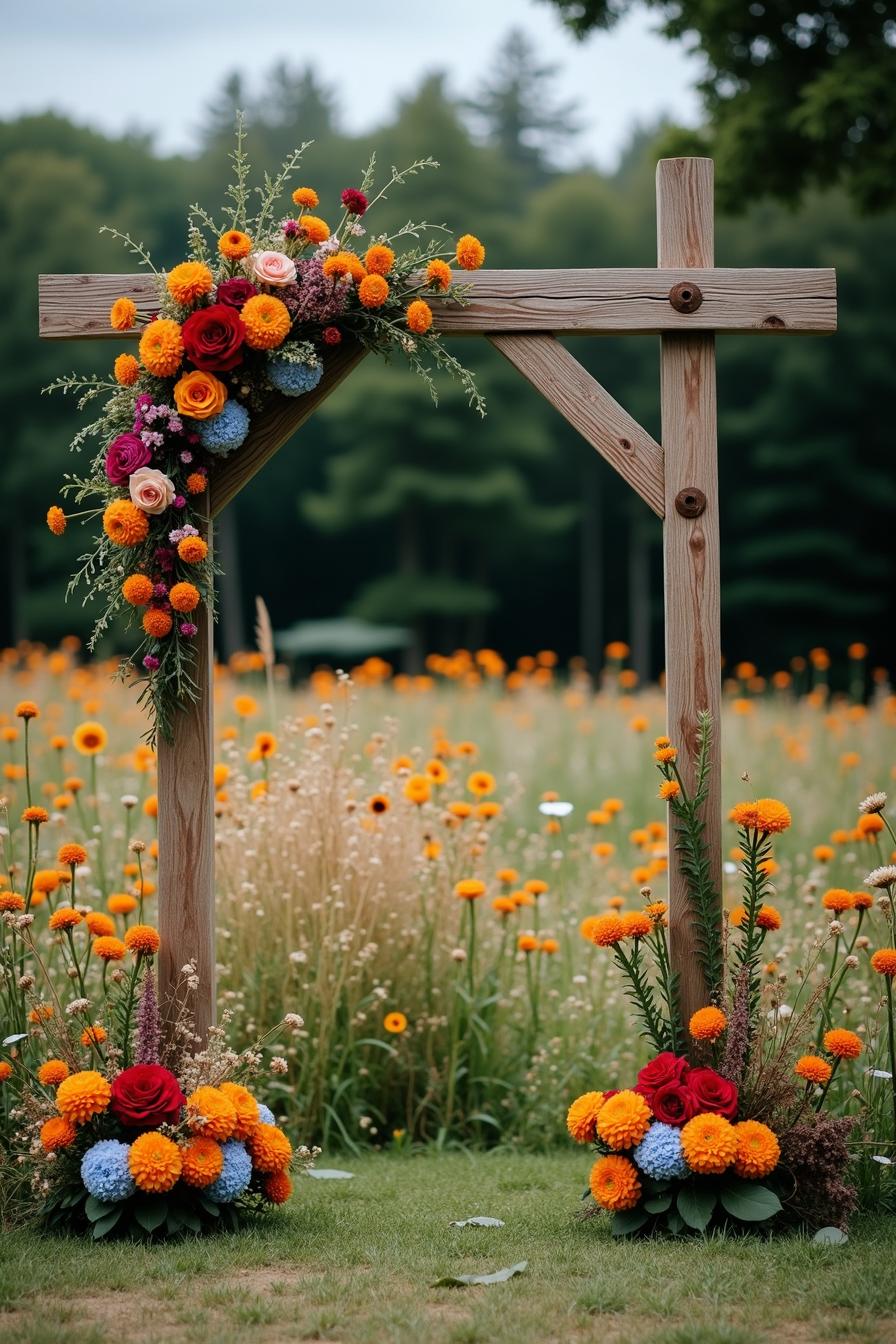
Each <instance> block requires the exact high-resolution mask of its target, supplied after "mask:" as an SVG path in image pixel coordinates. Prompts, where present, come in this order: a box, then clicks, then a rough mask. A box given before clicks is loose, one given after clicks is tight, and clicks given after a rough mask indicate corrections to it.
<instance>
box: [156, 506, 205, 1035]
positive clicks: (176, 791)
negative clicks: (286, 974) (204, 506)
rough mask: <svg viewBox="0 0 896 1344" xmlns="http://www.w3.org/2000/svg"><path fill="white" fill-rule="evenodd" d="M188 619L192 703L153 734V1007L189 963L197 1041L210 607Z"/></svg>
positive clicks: (168, 998) (201, 994)
mask: <svg viewBox="0 0 896 1344" xmlns="http://www.w3.org/2000/svg"><path fill="white" fill-rule="evenodd" d="M207 500H208V496H206V501H207ZM209 540H211V538H209ZM195 619H196V624H197V625H198V626H199V632H198V634H197V635H196V642H195V649H196V662H195V665H194V667H193V676H194V678H195V680H196V685H197V687H198V690H199V695H198V699H197V700H196V701H195V702H194V703H193V704H184V705H183V706H182V707H181V709H180V711H179V712H178V714H177V716H176V718H175V724H174V738H173V741H171V742H166V741H165V740H164V739H163V738H162V737H161V735H160V737H159V742H158V771H159V780H158V798H159V892H158V916H159V933H160V934H161V938H162V945H161V947H160V949H159V965H158V976H159V1000H160V1002H161V1004H162V1010H163V1013H164V1015H165V1016H166V1018H170V1017H171V1015H172V1014H173V1013H176V998H175V990H176V988H177V985H178V983H179V981H181V979H182V978H183V977H182V975H181V971H182V968H183V967H184V966H185V965H186V963H187V962H189V961H191V960H192V961H195V963H196V974H197V975H198V977H199V988H198V989H197V990H196V992H195V994H193V995H191V996H190V999H189V1004H190V1007H191V1008H192V1010H193V1013H194V1016H195V1022H196V1032H197V1035H198V1036H199V1037H200V1038H201V1039H202V1040H203V1041H204V1040H205V1038H206V1033H207V1032H208V1029H209V1027H210V1026H211V1025H212V1023H213V1022H214V1020H215V818H214V786H213V780H212V774H213V770H214V739H213V733H212V690H213V684H214V682H213V673H214V656H213V652H212V650H213V640H212V625H213V623H212V618H211V613H210V611H209V608H208V607H207V606H202V607H201V608H200V609H199V610H198V612H197V613H196V618H195Z"/></svg>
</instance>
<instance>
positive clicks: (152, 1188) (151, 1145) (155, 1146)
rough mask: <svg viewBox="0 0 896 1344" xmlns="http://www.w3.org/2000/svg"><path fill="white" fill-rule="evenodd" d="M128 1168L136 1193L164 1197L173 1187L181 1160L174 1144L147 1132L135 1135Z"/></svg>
mask: <svg viewBox="0 0 896 1344" xmlns="http://www.w3.org/2000/svg"><path fill="white" fill-rule="evenodd" d="M128 1166H129V1167H130V1169H131V1175H132V1176H133V1178H134V1184H135V1185H136V1186H137V1189H138V1190H146V1191H148V1192H149V1193H152V1194H164V1193H165V1192H166V1190H171V1189H172V1187H173V1186H175V1185H176V1184H177V1181H178V1179H179V1177H180V1174H181V1171H182V1170H183V1159H182V1158H181V1152H180V1149H179V1148H178V1146H177V1144H176V1143H175V1142H174V1141H173V1140H172V1139H167V1138H166V1137H165V1135H164V1134H159V1132H158V1131H157V1130H154V1129H151V1130H149V1132H148V1133H146V1134H138V1135H137V1137H136V1139H135V1140H134V1142H133V1143H132V1144H131V1151H130V1152H129V1153H128Z"/></svg>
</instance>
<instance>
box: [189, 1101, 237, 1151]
mask: <svg viewBox="0 0 896 1344" xmlns="http://www.w3.org/2000/svg"><path fill="white" fill-rule="evenodd" d="M187 1120H188V1123H189V1126H190V1129H191V1130H192V1131H193V1132H194V1133H196V1134H201V1135H202V1136H203V1138H207V1139H217V1140H218V1142H219V1143H223V1142H224V1140H225V1139H229V1138H231V1137H232V1136H233V1131H234V1130H235V1129H236V1125H237V1114H236V1107H235V1106H234V1104H233V1102H232V1101H231V1100H230V1098H229V1097H228V1096H226V1095H225V1094H224V1093H223V1092H222V1091H221V1089H220V1088H218V1087H197V1089H196V1091H195V1092H192V1093H191V1094H190V1096H189V1097H188V1098H187Z"/></svg>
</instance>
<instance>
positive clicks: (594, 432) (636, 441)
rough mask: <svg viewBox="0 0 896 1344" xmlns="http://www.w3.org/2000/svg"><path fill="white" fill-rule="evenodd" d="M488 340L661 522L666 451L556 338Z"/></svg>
mask: <svg viewBox="0 0 896 1344" xmlns="http://www.w3.org/2000/svg"><path fill="white" fill-rule="evenodd" d="M488 339H489V340H490V342H491V344H492V345H493V346H494V347H495V348H496V349H497V350H500V352H501V354H502V355H503V356H504V357H505V359H508V360H509V361H510V363H511V364H512V365H513V366H514V368H515V369H518V370H519V372H520V373H521V374H522V375H523V377H524V378H525V379H526V380H527V381H528V382H530V383H531V384H532V386H533V387H534V388H536V390H537V391H539V392H540V393H541V395H542V396H543V397H544V398H545V399H546V400H547V401H549V402H550V403H551V405H552V406H554V407H556V409H557V410H558V411H559V412H560V414H561V415H562V416H563V417H564V419H565V420H567V421H568V422H569V424H571V425H572V427H573V429H577V430H578V431H579V433H580V434H581V435H582V437H583V438H584V439H587V441H588V443H590V444H591V446H592V448H596V449H597V451H598V452H599V453H600V455H601V457H603V458H605V459H606V461H607V462H609V463H610V465H611V466H612V467H615V468H616V470H617V471H618V472H619V475H620V476H621V477H622V478H623V480H625V481H627V483H628V484H629V485H630V486H631V487H632V489H633V490H634V491H636V492H637V494H639V495H640V496H641V498H642V499H643V500H644V501H645V503H647V504H649V505H650V507H651V508H652V509H653V511H654V513H655V514H656V515H657V516H658V517H659V518H662V517H663V515H664V514H665V511H666V505H665V485H664V483H663V450H662V448H661V447H660V445H659V444H658V443H657V442H656V440H655V439H654V438H652V437H651V436H650V435H649V434H648V433H647V430H646V429H643V428H642V427H641V425H639V424H638V422H637V420H634V419H633V418H632V417H631V416H630V415H629V413H628V411H626V410H625V409H624V408H623V407H622V406H620V405H619V402H618V401H615V400H614V399H613V397H611V396H610V394H609V392H607V390H606V389H605V388H604V387H602V386H601V384H600V383H599V382H598V381H597V379H596V378H593V377H592V376H591V374H590V373H589V372H588V370H587V369H585V368H583V367H582V365H581V364H580V363H579V361H578V360H577V359H576V358H575V356H574V355H571V354H570V353H569V351H568V350H567V349H566V348H565V347H564V346H562V345H561V344H560V342H559V341H558V340H556V339H555V338H554V337H553V336H550V335H548V334H547V333H544V334H542V333H540V332H538V333H534V334H533V333H527V334H521V335H516V336H515V335H512V334H511V335H503V336H490V337H489V338H488Z"/></svg>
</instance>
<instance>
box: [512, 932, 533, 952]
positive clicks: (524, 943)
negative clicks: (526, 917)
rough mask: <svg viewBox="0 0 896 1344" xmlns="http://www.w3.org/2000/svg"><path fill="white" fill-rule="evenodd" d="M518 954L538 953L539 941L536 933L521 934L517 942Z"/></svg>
mask: <svg viewBox="0 0 896 1344" xmlns="http://www.w3.org/2000/svg"><path fill="white" fill-rule="evenodd" d="M516 946H517V951H518V952H537V951H538V939H537V938H536V937H535V934H534V933H521V934H520V935H519V937H518V938H517V940H516Z"/></svg>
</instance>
